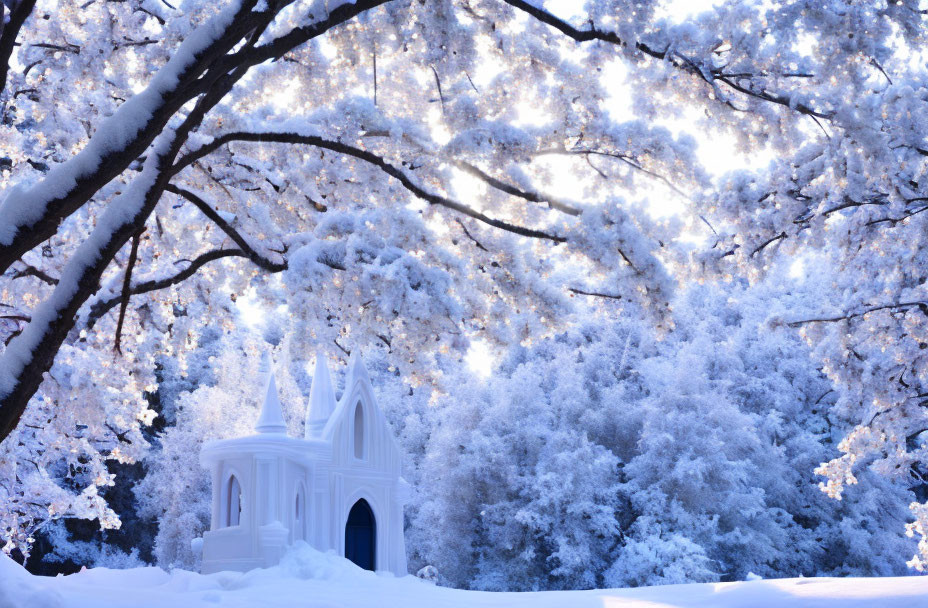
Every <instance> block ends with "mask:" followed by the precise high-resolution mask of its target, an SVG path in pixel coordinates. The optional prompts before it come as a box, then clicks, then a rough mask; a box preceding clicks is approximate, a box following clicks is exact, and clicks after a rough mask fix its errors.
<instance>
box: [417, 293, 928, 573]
mask: <svg viewBox="0 0 928 608" xmlns="http://www.w3.org/2000/svg"><path fill="white" fill-rule="evenodd" d="M717 289H718V288H717V286H714V288H709V287H705V288H698V289H694V290H692V291H690V292H688V293H687V294H686V296H685V298H683V299H682V300H681V301H680V302H678V303H677V304H675V307H674V310H675V311H676V320H677V322H676V329H675V331H674V332H673V333H672V334H671V336H669V337H668V338H666V339H665V340H662V341H657V340H655V338H654V336H653V332H650V331H649V330H648V329H647V328H642V326H641V324H640V322H636V321H634V320H632V319H624V320H615V321H612V322H603V321H599V322H595V323H589V324H586V325H582V326H581V327H579V328H577V329H575V330H572V331H570V332H568V333H566V334H563V335H559V336H557V337H555V338H552V339H545V340H542V341H540V342H539V343H537V344H535V345H533V346H531V347H528V348H524V347H518V348H516V349H515V350H514V351H512V353H511V354H510V356H509V357H508V359H507V360H506V362H505V363H504V365H503V367H502V369H501V370H500V373H499V375H498V376H494V377H493V378H492V379H491V380H490V381H489V382H488V383H487V385H486V386H482V387H477V388H472V389H460V388H458V389H456V390H454V391H453V392H452V393H451V394H450V395H448V396H447V397H445V398H442V399H439V401H438V405H437V407H436V408H435V413H434V415H433V419H434V422H433V426H434V430H433V432H432V434H431V435H430V438H429V442H428V444H427V445H426V448H425V456H424V457H423V458H422V464H421V471H420V475H421V482H420V492H421V493H422V494H421V495H420V497H419V502H418V503H417V505H416V507H417V508H416V515H415V517H414V519H413V522H412V527H411V529H410V530H409V532H408V535H409V538H410V541H411V542H410V546H411V547H413V548H414V549H413V551H414V556H413V557H414V560H419V562H421V563H429V564H431V565H433V566H435V567H436V568H437V569H438V571H439V573H440V574H441V575H442V576H443V577H444V580H445V581H446V582H447V583H448V584H451V585H455V586H466V587H471V588H479V589H497V590H498V589H537V588H542V589H551V588H577V587H603V586H628V585H654V584H670V583H682V582H693V581H716V580H740V579H743V578H744V577H745V576H746V575H747V574H748V573H749V572H754V573H760V574H761V575H763V576H767V577H774V576H797V575H811V574H824V573H830V574H844V575H847V574H856V575H867V574H869V575H887V574H891V573H895V574H902V573H905V571H906V567H905V558H906V556H907V555H908V554H910V553H911V552H912V551H913V550H914V543H912V542H911V541H908V540H907V539H906V538H905V536H904V534H903V529H904V524H905V521H906V518H907V512H906V509H905V507H906V505H907V503H908V501H909V500H910V495H909V494H908V493H907V492H905V491H904V490H900V489H898V488H896V487H894V486H893V484H892V483H891V482H890V481H889V480H886V479H885V478H881V477H879V476H876V475H874V474H872V473H870V474H867V475H866V476H865V477H863V478H862V479H861V481H860V485H859V486H858V487H855V488H854V489H853V495H852V496H849V497H848V499H847V500H846V501H844V502H843V503H836V502H834V501H832V500H830V499H829V498H828V497H827V496H825V495H824V494H823V493H821V492H820V491H819V489H818V487H817V479H816V478H815V476H814V475H813V471H812V470H813V468H814V467H815V465H816V464H817V463H819V462H822V461H823V460H826V459H827V458H829V457H830V456H831V455H832V454H833V453H834V450H835V447H834V442H835V441H837V440H838V439H840V437H841V435H842V433H843V432H844V430H846V428H847V425H846V424H844V423H842V421H841V419H840V416H838V415H836V413H835V412H833V411H832V405H831V404H832V403H833V401H834V397H833V391H832V390H830V384H829V382H828V381H827V379H826V378H824V377H823V376H822V375H821V374H820V373H818V372H817V371H816V370H815V368H814V366H810V365H809V361H810V358H809V357H810V353H809V352H808V350H807V349H806V348H805V347H804V345H803V344H802V343H801V342H800V341H799V340H798V339H797V338H796V337H795V335H793V334H792V332H790V331H788V330H784V329H779V330H773V331H771V330H770V329H769V327H768V325H767V324H766V317H767V316H768V315H769V314H772V313H773V312H774V311H772V310H769V309H767V310H765V309H764V308H763V307H762V306H761V304H766V305H767V306H771V305H773V306H778V305H782V304H781V303H777V302H776V300H775V299H774V298H773V297H771V296H772V294H771V293H770V292H769V291H767V292H763V291H761V290H759V289H756V290H746V289H742V288H731V289H730V290H729V289H723V290H721V291H722V293H719V292H718V290H717ZM463 384H465V383H464V382H460V383H459V384H458V385H463Z"/></svg>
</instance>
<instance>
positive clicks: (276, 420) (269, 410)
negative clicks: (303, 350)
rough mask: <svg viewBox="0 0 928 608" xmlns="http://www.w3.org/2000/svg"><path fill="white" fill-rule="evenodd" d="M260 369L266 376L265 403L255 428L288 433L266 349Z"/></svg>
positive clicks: (269, 357)
mask: <svg viewBox="0 0 928 608" xmlns="http://www.w3.org/2000/svg"><path fill="white" fill-rule="evenodd" d="M259 371H260V372H261V373H262V375H263V376H264V393H263V394H264V404H263V405H262V406H261V416H259V417H258V422H257V424H255V430H256V431H258V432H259V433H286V432H287V423H286V422H284V413H283V408H282V407H281V405H280V398H279V397H278V396H277V383H276V382H275V381H274V369H273V364H272V362H271V355H270V353H269V352H268V351H264V355H263V356H262V357H261V367H260V368H259Z"/></svg>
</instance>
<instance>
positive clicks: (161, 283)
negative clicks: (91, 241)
mask: <svg viewBox="0 0 928 608" xmlns="http://www.w3.org/2000/svg"><path fill="white" fill-rule="evenodd" d="M229 257H241V258H247V257H248V254H247V253H245V252H244V251H242V250H241V249H217V250H215V251H208V252H206V253H204V254H202V255H200V256H198V257H196V258H194V259H193V260H192V261H190V262H189V264H187V267H186V268H184V269H183V270H181V271H180V272H178V273H177V274H173V275H171V276H168V277H164V278H162V279H153V280H149V281H143V282H141V283H137V284H135V285H133V286H132V287H131V288H130V289H129V292H128V293H129V295H132V296H137V295H141V294H144V293H149V292H151V291H157V290H159V289H165V288H167V287H171V286H172V285H177V284H179V283H182V282H183V281H186V280H187V279H189V278H190V277H192V276H193V275H194V274H196V272H197V271H198V270H199V269H200V268H202V267H203V266H205V265H206V264H208V263H209V262H212V261H215V260H221V259H223V258H229ZM121 301H122V295H114V296H113V297H110V298H107V299H105V300H98V301H96V302H94V304H93V305H92V306H91V307H90V313H89V314H88V315H87V328H88V329H91V328H93V326H94V325H96V323H97V321H99V320H100V318H102V317H103V315H105V314H106V313H108V312H109V311H110V310H112V309H113V308H115V307H116V305H117V304H119V303H120V302H121Z"/></svg>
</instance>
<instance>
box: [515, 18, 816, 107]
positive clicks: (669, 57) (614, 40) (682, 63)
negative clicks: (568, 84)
mask: <svg viewBox="0 0 928 608" xmlns="http://www.w3.org/2000/svg"><path fill="white" fill-rule="evenodd" d="M503 2H505V3H506V4H509V5H510V6H513V7H515V8H517V9H519V10H521V11H523V12H525V13H528V14H529V15H531V16H532V17H534V18H535V19H537V20H538V21H541V22H542V23H544V24H545V25H549V26H551V27H553V28H554V29H556V30H558V31H559V32H561V33H562V34H564V35H566V36H569V37H570V38H573V39H574V40H576V41H577V42H591V41H594V40H598V41H601V42H606V43H609V44H612V45H615V46H618V47H621V48H628V46H629V43H628V42H626V41H624V40H622V39H621V38H619V36H618V35H617V34H615V33H614V32H609V31H604V30H600V29H597V28H596V26H595V25H592V24H590V27H589V28H588V29H583V30H581V29H577V28H575V27H574V26H572V25H570V24H569V23H567V22H566V21H564V20H563V19H560V18H559V17H557V16H555V15H554V14H552V13H550V12H548V11H547V10H545V9H543V8H541V7H540V6H536V5H535V4H533V3H531V2H529V1H527V0H503ZM633 46H634V48H635V49H636V50H638V51H639V52H641V53H642V54H644V55H647V56H649V57H652V58H654V59H658V60H660V61H669V62H670V63H671V65H673V66H674V67H676V68H678V69H680V70H682V71H684V72H687V73H688V74H691V75H694V76H696V77H698V78H699V79H701V80H703V81H705V82H706V83H708V84H710V85H711V84H713V83H714V82H723V83H725V84H726V85H728V86H729V87H731V88H732V89H734V90H736V91H738V92H739V93H742V94H744V95H747V96H749V97H754V98H756V99H760V100H762V101H767V102H770V103H774V104H777V105H781V106H783V107H786V108H790V109H792V110H795V111H797V112H799V113H800V114H806V115H809V116H813V117H816V118H824V119H830V118H831V114H830V113H825V112H821V111H818V110H816V109H815V108H812V107H811V106H809V105H807V104H805V103H802V102H798V103H796V102H794V101H793V100H792V99H791V98H790V97H788V96H787V95H784V94H780V93H771V92H769V91H764V90H759V91H757V90H754V89H752V88H750V87H746V86H744V85H742V84H741V83H740V82H739V81H740V80H742V79H744V76H743V75H738V76H737V77H732V76H729V75H727V74H725V73H724V71H723V69H722V68H711V69H707V68H706V67H701V66H699V65H697V64H696V62H694V61H693V60H691V59H690V58H688V57H686V56H684V55H681V54H680V53H677V52H670V53H668V51H659V50H657V49H655V48H653V47H651V46H649V45H648V44H646V43H644V42H640V41H639V42H635V43H634V45H633ZM803 76H807V75H803ZM754 78H755V76H753V75H752V76H750V78H749V80H751V81H753V79H754Z"/></svg>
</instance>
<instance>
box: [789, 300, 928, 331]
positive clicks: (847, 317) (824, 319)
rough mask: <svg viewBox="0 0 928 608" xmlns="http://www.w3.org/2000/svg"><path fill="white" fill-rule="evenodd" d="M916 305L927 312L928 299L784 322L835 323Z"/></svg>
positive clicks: (796, 323) (795, 324)
mask: <svg viewBox="0 0 928 608" xmlns="http://www.w3.org/2000/svg"><path fill="white" fill-rule="evenodd" d="M915 307H918V308H919V309H921V311H922V312H923V313H926V314H928V301H924V300H914V301H912V302H899V303H898V304H883V305H882V306H873V307H871V308H867V309H865V310H860V311H857V312H849V313H845V314H842V315H839V316H835V317H818V318H814V319H800V320H797V321H789V322H787V323H786V325H787V326H788V327H800V326H802V325H807V324H809V323H837V322H839V321H849V320H851V319H856V318H857V317H862V316H864V315H868V314H870V313H872V312H878V311H881V310H900V309H905V310H908V309H910V308H915Z"/></svg>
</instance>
